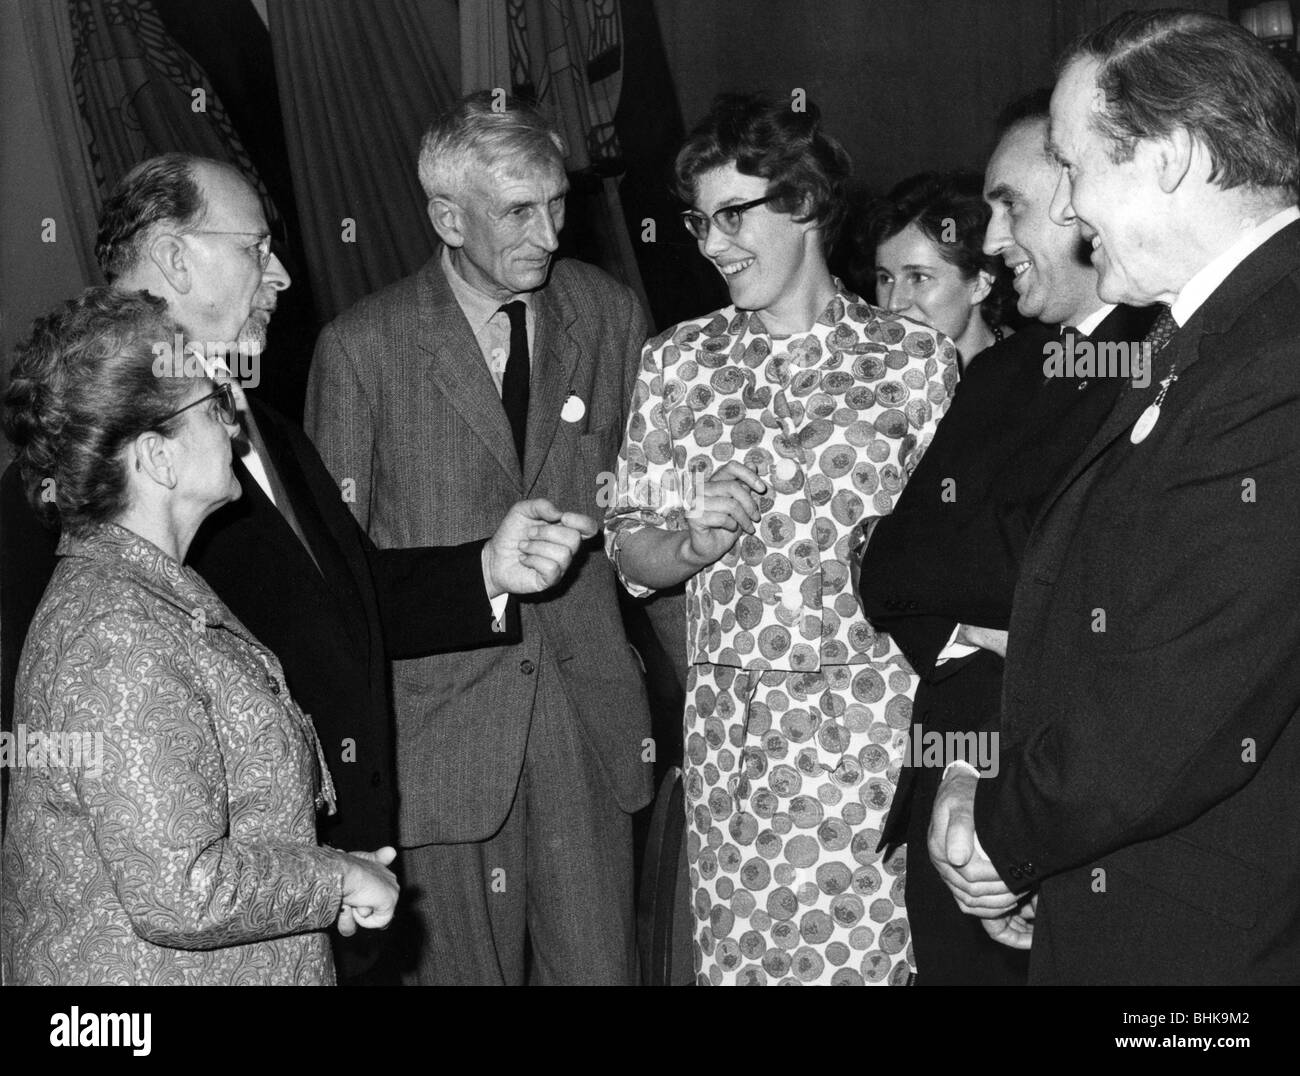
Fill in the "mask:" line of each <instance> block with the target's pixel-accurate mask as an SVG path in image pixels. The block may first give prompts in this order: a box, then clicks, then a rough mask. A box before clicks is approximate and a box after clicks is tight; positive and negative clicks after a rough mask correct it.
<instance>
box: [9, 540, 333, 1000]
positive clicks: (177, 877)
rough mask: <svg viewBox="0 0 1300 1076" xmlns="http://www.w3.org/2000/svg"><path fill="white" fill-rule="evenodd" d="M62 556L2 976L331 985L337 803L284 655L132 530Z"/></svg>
mask: <svg viewBox="0 0 1300 1076" xmlns="http://www.w3.org/2000/svg"><path fill="white" fill-rule="evenodd" d="M59 553H60V554H61V555H62V558H63V559H62V560H61V561H60V563H59V566H58V568H57V570H56V571H55V574H54V577H53V579H52V580H51V582H50V585H49V588H48V589H47V590H46V592H45V596H44V598H43V599H42V602H41V605H40V608H39V610H38V611H37V614H36V618H35V620H34V621H33V623H32V627H31V630H30V632H29V634H28V637H27V642H26V646H25V648H24V650H23V656H22V660H21V663H20V666H19V670H18V686H17V694H16V698H17V704H16V709H15V726H16V728H17V729H18V730H20V731H21V733H22V735H23V737H24V739H25V741H26V745H27V755H28V757H27V758H26V759H15V760H13V761H14V764H15V769H14V770H13V774H12V776H13V781H12V783H11V788H10V809H9V824H8V830H7V832H6V834H5V845H4V906H3V945H2V946H0V948H2V949H3V953H2V954H0V955H2V963H3V972H4V979H5V982H6V983H13V984H17V983H30V984H90V983H96V984H116V985H129V984H151V985H163V984H209V985H210V984H228V983H248V984H327V983H332V982H333V981H334V968H333V962H332V957H331V955H330V949H329V942H328V939H327V937H326V935H325V934H324V933H323V931H324V930H326V929H327V928H328V927H330V926H331V925H332V924H333V923H334V921H335V918H336V917H337V915H338V911H339V906H340V901H341V899H342V879H343V864H342V861H341V858H340V854H339V853H338V852H336V851H334V850H332V849H329V848H322V847H319V846H318V845H317V843H316V822H315V811H316V807H317V802H318V801H319V800H326V799H328V800H331V801H332V795H333V792H332V786H331V785H330V783H329V776H328V772H327V771H325V770H324V769H323V766H322V764H321V761H320V752H319V747H318V745H317V743H316V737H315V733H314V731H313V730H312V726H311V721H310V719H309V718H308V717H307V716H306V715H304V714H303V713H302V711H301V710H300V709H299V708H298V706H297V705H296V704H295V703H294V702H293V700H292V699H290V698H289V695H288V692H287V691H286V689H285V686H284V674H283V672H282V670H281V668H280V663H279V662H278V661H277V660H276V658H275V656H274V655H273V654H271V653H270V652H269V651H267V650H266V649H265V648H263V647H262V645H261V644H260V643H258V642H257V640H256V639H254V638H253V637H252V636H251V635H250V634H249V633H248V631H247V630H246V629H245V628H244V627H243V625H241V624H240V623H239V621H238V620H236V619H235V618H234V616H233V615H232V614H231V613H230V611H229V610H228V609H226V607H225V606H224V605H223V604H222V603H221V601H220V600H219V599H218V598H217V596H216V595H215V594H214V593H213V592H212V590H211V588H209V587H208V585H207V584H206V583H205V582H204V581H203V580H202V579H201V578H200V577H199V576H198V575H197V574H196V573H195V572H193V571H192V570H191V569H189V568H184V567H182V566H181V565H179V564H177V563H176V562H175V561H174V560H173V559H172V558H170V557H168V556H167V555H166V554H165V553H163V552H162V551H161V550H159V549H158V548H157V547H156V546H154V545H152V544H151V543H149V542H147V541H145V540H144V539H143V538H141V537H139V536H137V535H135V534H133V533H132V532H131V531H128V530H126V529H124V528H122V527H119V526H116V525H112V524H108V525H105V526H102V527H100V528H98V529H97V530H96V531H94V532H93V533H91V534H90V535H89V536H88V537H86V538H83V539H78V538H74V537H71V536H69V535H66V534H65V535H64V537H63V539H62V541H61V543H60V546H59ZM56 746H57V748H58V750H55V749H54V748H55V747H56ZM37 747H39V748H40V750H39V751H37ZM78 750H79V756H80V757H78V754H77V752H78ZM322 785H323V786H324V787H322Z"/></svg>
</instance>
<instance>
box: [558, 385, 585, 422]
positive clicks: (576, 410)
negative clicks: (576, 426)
mask: <svg viewBox="0 0 1300 1076" xmlns="http://www.w3.org/2000/svg"><path fill="white" fill-rule="evenodd" d="M586 413H587V405H586V404H585V403H583V402H582V399H581V398H580V397H579V396H578V394H577V393H576V392H570V393H569V397H568V399H567V400H565V401H564V407H563V408H562V409H561V410H560V418H562V419H564V421H565V422H580V421H581V420H582V416H583V415H585V414H586Z"/></svg>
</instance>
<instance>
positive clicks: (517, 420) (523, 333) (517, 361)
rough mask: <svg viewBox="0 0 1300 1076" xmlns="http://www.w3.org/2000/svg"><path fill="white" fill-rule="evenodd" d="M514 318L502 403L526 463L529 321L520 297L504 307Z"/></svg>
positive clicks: (511, 317) (521, 459) (519, 451)
mask: <svg viewBox="0 0 1300 1076" xmlns="http://www.w3.org/2000/svg"><path fill="white" fill-rule="evenodd" d="M501 309H502V310H503V311H505V315H506V317H508V318H509V319H510V357H509V358H508V359H507V360H506V374H505V377H504V378H502V381H501V403H502V405H503V406H504V407H505V409H506V418H508V419H509V420H510V430H511V432H512V433H513V434H514V435H515V451H516V452H517V453H518V454H519V466H520V467H522V466H523V465H524V438H525V434H526V433H527V430H528V325H527V323H526V321H525V319H524V304H523V303H522V302H520V301H519V300H518V299H516V300H515V301H514V302H510V303H506V304H505V305H504V306H503V307H502V308H501Z"/></svg>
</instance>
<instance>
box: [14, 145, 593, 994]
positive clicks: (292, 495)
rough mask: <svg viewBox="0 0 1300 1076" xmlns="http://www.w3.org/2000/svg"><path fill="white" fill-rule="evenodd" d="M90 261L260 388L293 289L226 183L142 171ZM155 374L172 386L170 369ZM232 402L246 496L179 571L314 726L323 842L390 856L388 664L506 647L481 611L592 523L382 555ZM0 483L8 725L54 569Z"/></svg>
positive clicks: (237, 189)
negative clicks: (277, 674) (251, 642)
mask: <svg viewBox="0 0 1300 1076" xmlns="http://www.w3.org/2000/svg"><path fill="white" fill-rule="evenodd" d="M96 253H97V256H98V258H99V261H100V264H101V266H102V268H103V270H104V274H105V276H106V277H107V278H108V280H109V281H110V282H111V283H112V284H113V285H114V286H115V287H119V288H122V289H126V290H135V289H144V290H146V291H148V292H150V293H151V294H154V295H157V296H158V297H160V298H162V299H165V300H166V301H167V304H168V308H169V310H170V312H171V314H172V316H173V317H174V318H175V319H176V321H177V323H178V324H179V325H181V326H182V327H183V328H184V330H185V332H186V334H187V337H188V338H190V339H191V340H193V341H195V342H197V343H200V344H201V345H202V346H203V347H204V348H205V350H206V351H207V352H208V353H209V355H211V356H213V357H217V356H224V357H225V361H226V362H227V365H228V367H229V368H230V369H232V370H234V369H236V368H240V369H243V368H245V367H251V371H252V372H256V370H257V366H256V362H258V361H260V357H261V350H262V345H263V344H264V343H265V339H266V330H267V325H268V323H269V321H270V318H271V314H272V312H273V311H274V309H275V305H276V296H277V294H278V293H279V292H280V291H281V290H283V289H284V288H287V287H288V286H289V275H288V273H287V272H286V271H285V269H284V266H283V265H282V264H281V263H280V260H279V259H278V258H277V257H276V256H275V255H274V254H273V253H272V252H271V249H270V236H269V234H268V231H267V224H266V217H265V215H264V213H263V210H262V205H261V202H260V201H259V199H258V196H257V194H256V193H255V192H254V191H253V189H252V187H250V186H249V184H248V183H247V181H246V180H245V179H244V178H243V177H242V176H241V175H240V173H239V172H238V171H237V170H235V169H234V168H232V167H230V166H228V165H225V164H222V163H220V162H218V161H211V160H205V159H202V158H196V157H190V156H187V155H183V154H168V155H165V156H162V157H155V158H151V159H150V160H147V161H144V162H143V163H141V164H140V165H138V166H136V168H134V169H133V170H132V171H131V172H130V173H129V174H128V175H127V176H125V177H124V178H123V180H122V181H121V183H119V185H118V186H117V188H116V189H115V190H114V192H113V193H112V195H111V196H110V197H109V198H108V199H107V201H106V202H105V203H104V207H103V210H102V211H101V214H100V230H99V242H98V246H97V250H96ZM241 349H242V356H243V357H242V358H241V357H240V355H241ZM250 357H251V360H252V361H251V362H250ZM155 370H156V372H160V373H161V374H163V375H165V374H166V373H167V366H166V364H165V363H163V364H160V365H156V366H155ZM244 372H245V373H248V372H249V370H247V369H245V370H244ZM250 380H256V379H255V378H250ZM238 395H239V398H240V402H241V412H242V417H241V421H242V425H243V427H244V436H243V437H242V438H240V439H239V446H240V447H239V453H240V456H239V459H238V460H237V461H236V462H235V465H234V466H235V472H236V476H237V477H238V479H239V482H240V486H241V488H242V495H241V497H240V498H239V499H238V500H237V501H235V502H234V503H232V504H230V505H228V506H227V507H225V508H223V509H221V510H220V511H218V512H216V513H214V514H213V515H212V516H211V517H210V518H209V519H208V520H207V521H205V523H204V525H203V527H202V528H201V529H200V531H199V533H198V535H197V536H196V539H195V541H194V543H193V545H192V546H191V549H190V553H189V556H188V558H187V563H188V564H189V566H190V567H192V568H194V569H195V570H197V571H198V572H199V573H200V574H201V575H202V576H203V577H204V578H205V579H206V580H207V581H208V582H209V583H210V584H211V586H212V588H213V589H214V590H215V591H216V592H217V594H218V596H219V597H220V598H221V599H222V601H224V602H225V603H226V605H228V606H229V607H230V609H231V610H232V611H233V612H234V614H235V615H236V616H237V617H238V618H239V619H240V620H241V621H242V622H243V623H244V624H245V626H247V627H248V628H249V630H251V631H252V632H253V634H254V635H256V636H257V638H258V639H259V640H260V641H261V642H263V643H265V644H266V645H267V646H269V647H270V648H271V650H272V651H273V652H274V653H275V654H276V656H277V657H278V658H279V659H280V661H281V663H282V664H283V666H284V669H285V676H286V679H287V681H288V686H289V690H290V692H291V693H292V695H293V696H294V698H295V700H296V701H297V702H298V703H299V704H300V705H301V706H302V708H303V709H304V710H305V711H306V712H307V713H309V714H310V715H311V716H312V719H313V721H314V723H315V725H316V728H317V731H318V733H319V735H320V739H321V742H322V745H323V747H324V750H325V752H326V756H327V760H328V762H329V766H330V771H331V774H332V775H333V777H334V782H335V785H336V787H337V791H338V801H339V811H338V814H337V815H335V816H333V817H332V818H326V817H322V818H321V819H320V825H319V832H320V836H321V839H322V840H323V841H326V842H328V843H331V844H336V845H339V846H341V847H343V848H345V849H361V850H370V849H374V848H378V847H380V846H382V845H390V844H392V843H394V842H395V840H396V836H397V833H396V828H397V827H396V810H397V805H396V782H395V780H394V773H393V770H394V756H393V732H392V727H391V719H390V710H389V704H388V694H387V691H388V683H387V658H388V657H406V656H410V655H413V654H421V653H429V652H431V651H433V650H443V649H448V648H459V647H471V646H488V645H498V644H501V643H505V642H509V641H511V640H512V639H517V638H518V618H517V614H516V613H515V612H514V611H513V610H511V611H510V612H509V615H508V616H507V618H506V620H507V621H508V622H509V623H506V622H501V621H498V622H496V623H495V624H494V614H493V609H492V607H491V599H493V598H494V597H497V595H499V594H503V593H504V592H505V591H516V592H532V591H536V590H538V589H542V588H544V587H545V586H547V585H550V584H551V583H553V582H555V580H557V579H558V578H559V577H560V576H561V575H562V574H563V571H564V570H565V569H566V568H567V567H568V564H569V562H570V559H571V555H572V552H573V551H574V550H575V549H576V548H577V546H578V542H579V540H580V538H581V534H580V531H579V530H578V529H577V528H581V529H582V530H583V531H587V532H589V533H594V530H595V523H594V522H593V521H592V520H590V519H584V518H583V517H581V516H577V515H573V514H567V515H565V516H564V517H561V516H560V514H559V513H558V512H556V511H555V510H554V509H553V508H552V507H551V506H549V505H547V504H546V503H545V502H541V501H530V502H526V503H522V504H518V505H515V506H514V507H512V508H509V510H508V511H507V510H503V512H502V514H501V515H500V516H498V518H497V521H496V524H493V526H496V525H497V524H499V526H497V529H496V533H495V534H493V536H492V538H491V539H489V540H487V541H484V540H483V539H482V538H481V537H478V538H476V539H475V540H467V541H466V542H465V543H464V544H461V545H458V546H456V547H454V548H427V547H426V548H410V549H395V550H378V549H376V548H375V547H374V545H373V544H372V543H371V542H370V541H369V540H368V539H367V538H366V536H365V534H364V533H362V531H361V530H360V528H358V527H357V525H356V523H355V521H354V520H353V519H352V517H351V515H350V514H349V512H348V510H347V507H346V506H345V504H344V497H343V493H342V491H341V490H340V487H339V486H338V485H336V484H335V482H334V480H333V479H332V478H331V477H330V476H329V473H328V471H326V469H325V467H324V465H323V464H322V463H321V461H320V457H319V456H318V455H317V454H316V451H315V449H314V448H313V447H312V445H311V443H310V442H309V441H308V440H307V438H306V436H305V435H304V434H303V433H302V431H301V430H300V429H298V428H297V427H296V426H294V425H293V424H292V423H290V422H289V421H288V420H286V419H285V418H283V417H282V416H280V415H279V414H277V413H276V412H275V411H273V410H272V409H270V408H269V407H265V406H263V405H262V404H261V403H259V402H258V401H257V400H256V398H255V397H254V396H253V395H252V394H251V393H249V394H246V393H243V392H240V393H239V394H238ZM349 403H350V401H349ZM2 484H3V501H2V503H0V524H2V526H0V531H2V532H3V598H4V604H3V635H4V646H5V650H4V674H3V675H4V700H5V715H4V716H5V721H6V724H7V723H8V721H9V720H10V719H11V714H12V710H11V707H12V703H13V680H14V675H15V669H16V665H17V657H18V654H19V653H20V651H21V646H22V641H23V639H24V637H25V636H26V633H27V628H28V625H29V624H30V622H31V618H32V615H33V613H34V611H35V606H36V604H37V603H38V602H39V600H40V597H41V594H42V593H43V591H44V588H45V584H46V582H48V580H49V577H50V574H51V572H52V571H53V568H54V562H55V558H54V547H55V543H56V541H57V534H56V533H55V532H54V530H52V529H49V528H45V527H43V526H42V525H41V524H40V523H39V522H38V521H37V519H36V517H35V516H34V515H33V513H32V511H31V508H30V507H29V506H28V504H27V502H26V499H25V498H24V497H22V496H21V490H20V485H21V483H20V482H19V480H18V475H17V472H16V468H15V467H12V466H11V467H10V468H9V470H8V471H7V472H6V473H5V476H4V479H3V483H2ZM502 516H504V520H503V519H502ZM539 528H540V532H539V533H538V534H537V536H536V537H535V538H534V537H532V535H533V532H534V531H538V530H539ZM492 529H493V528H492V527H491V526H489V527H486V528H485V529H484V530H483V531H480V532H478V533H479V534H480V535H481V534H484V533H491V531H492ZM503 600H505V599H503V598H497V601H498V602H501V601H503ZM514 604H515V603H514V602H513V601H512V602H510V605H511V606H513V605H514ZM494 627H495V628H503V627H507V628H509V629H510V630H509V631H505V632H502V631H498V630H494ZM380 944H382V936H381V937H379V938H374V939H371V938H369V937H367V938H358V939H356V940H354V941H352V942H346V943H342V944H341V945H340V946H339V947H338V955H339V957H340V973H341V976H344V977H346V976H347V975H349V973H351V972H355V971H357V970H358V969H359V968H361V967H363V966H365V965H368V964H370V963H372V962H373V957H374V955H375V953H374V951H373V950H375V949H376V948H377V947H378V946H379V945H380ZM363 946H364V947H365V949H366V950H367V951H364V952H363V951H362V947H363Z"/></svg>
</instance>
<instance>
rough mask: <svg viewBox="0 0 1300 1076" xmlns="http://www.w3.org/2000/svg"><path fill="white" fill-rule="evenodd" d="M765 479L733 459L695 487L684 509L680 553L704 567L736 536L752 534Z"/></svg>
mask: <svg viewBox="0 0 1300 1076" xmlns="http://www.w3.org/2000/svg"><path fill="white" fill-rule="evenodd" d="M766 492H767V483H766V482H764V481H763V480H762V479H761V478H759V477H758V475H756V474H755V473H754V472H753V471H751V470H750V469H749V468H748V467H746V466H744V465H743V464H740V463H737V462H736V461H735V460H732V461H730V462H729V463H724V464H723V465H722V466H721V467H719V468H718V469H717V470H716V471H714V472H713V474H712V475H711V476H710V477H709V478H708V479H706V480H705V481H704V482H703V483H701V484H700V486H699V488H698V489H697V490H695V491H694V497H693V499H692V501H691V502H690V504H689V507H688V508H687V511H686V525H687V527H689V528H690V529H689V531H688V539H687V541H686V543H685V545H684V546H683V547H682V554H683V555H684V556H685V557H686V558H687V559H688V560H689V561H690V562H691V563H692V564H694V565H696V566H697V567H700V568H703V567H705V566H707V565H709V564H712V563H713V562H714V561H716V560H718V559H719V558H720V557H722V556H723V555H724V554H726V552H727V551H728V550H729V549H730V548H731V547H732V546H733V545H735V544H736V542H737V541H738V540H739V538H740V535H741V532H744V533H745V534H753V533H754V527H755V524H757V523H758V519H759V511H758V499H757V497H756V496H755V494H763V493H766Z"/></svg>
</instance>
